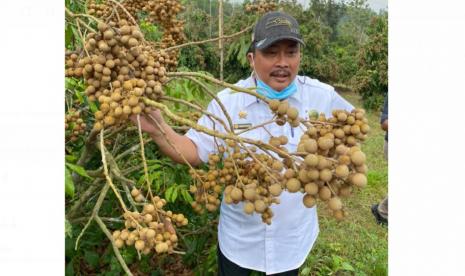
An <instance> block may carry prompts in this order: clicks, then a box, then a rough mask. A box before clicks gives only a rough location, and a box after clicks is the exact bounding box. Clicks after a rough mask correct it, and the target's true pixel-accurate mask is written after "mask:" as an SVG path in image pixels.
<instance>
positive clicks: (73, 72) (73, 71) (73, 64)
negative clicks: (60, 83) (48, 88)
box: [65, 50, 82, 78]
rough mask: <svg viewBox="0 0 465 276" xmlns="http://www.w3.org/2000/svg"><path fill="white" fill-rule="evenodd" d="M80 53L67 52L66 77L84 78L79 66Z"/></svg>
mask: <svg viewBox="0 0 465 276" xmlns="http://www.w3.org/2000/svg"><path fill="white" fill-rule="evenodd" d="M78 52H79V51H70V50H66V51H65V77H76V78H80V77H82V68H80V67H79V66H78V59H79V54H78Z"/></svg>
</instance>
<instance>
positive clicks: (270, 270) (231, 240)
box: [186, 76, 354, 274]
mask: <svg viewBox="0 0 465 276" xmlns="http://www.w3.org/2000/svg"><path fill="white" fill-rule="evenodd" d="M296 82H297V92H296V93H294V94H293V95H291V96H290V97H289V98H288V101H289V105H290V106H293V107H295V108H297V109H298V110H299V116H300V117H308V112H310V111H312V110H316V111H317V112H318V113H320V112H323V113H325V114H326V117H327V118H329V117H331V111H332V110H333V109H345V110H347V111H351V110H352V109H353V108H354V107H353V106H352V105H351V104H350V103H349V102H347V101H346V100H344V99H343V98H342V97H341V96H339V94H337V93H336V92H335V90H334V88H333V87H332V86H330V85H327V84H324V83H321V82H319V81H318V80H315V79H311V78H309V77H304V76H297V79H296ZM236 86H240V87H245V88H250V87H255V86H256V85H255V82H254V80H253V78H252V77H249V78H248V79H246V80H241V81H239V82H237V83H236ZM218 98H219V99H220V101H221V102H222V103H223V105H224V106H225V108H226V110H227V111H228V113H229V115H230V116H231V120H232V121H233V124H252V125H257V124H260V123H263V122H266V121H268V120H270V119H272V118H273V114H272V113H271V111H270V109H269V107H268V105H267V104H266V103H264V102H262V101H261V100H258V99H257V98H256V97H254V96H251V95H249V94H246V93H241V92H232V91H231V90H230V89H225V90H223V91H221V92H220V93H218ZM207 110H208V111H209V112H211V113H213V114H215V115H217V116H218V117H220V118H221V119H222V120H223V121H224V122H225V123H226V124H228V123H227V119H226V117H225V116H224V115H223V112H222V111H221V108H220V106H219V105H218V104H217V103H216V101H215V100H213V101H212V102H210V104H209V105H208V109H207ZM240 112H241V115H244V114H246V117H245V118H242V117H240V116H239V113H240ZM198 123H199V124H201V125H203V126H206V127H208V128H210V129H215V130H217V131H220V132H223V131H225V130H224V128H223V127H222V126H221V125H220V124H218V123H215V124H213V122H212V120H211V119H209V118H208V117H207V116H202V117H201V118H200V120H199V122H198ZM302 128H303V126H302ZM302 128H300V127H297V128H292V127H291V126H290V125H289V124H287V123H286V125H284V126H278V125H276V124H269V125H267V126H266V129H267V130H268V132H270V133H271V134H272V135H273V136H280V135H284V136H286V137H288V144H287V145H286V147H287V149H288V150H289V152H295V151H296V149H297V144H298V142H299V140H300V137H301V136H302V134H303V131H304V130H305V129H302ZM268 132H267V131H266V130H264V129H263V128H257V129H254V130H252V131H248V132H245V133H243V134H241V136H242V137H247V138H251V139H254V140H261V141H265V142H268V141H269V139H270V134H269V133H268ZM186 136H187V137H189V138H190V139H191V140H192V141H193V142H194V143H195V144H196V146H197V150H198V154H199V157H200V159H201V160H202V161H203V162H207V161H208V155H209V154H210V153H214V152H215V151H216V143H215V140H214V139H213V137H211V136H208V135H206V134H203V133H201V132H198V131H196V130H194V129H190V130H189V131H188V132H187V133H186ZM216 142H217V143H218V144H220V143H221V141H219V140H218V139H217V141H216ZM279 198H280V201H281V203H280V204H272V205H271V206H270V208H271V209H272V211H273V214H274V215H273V217H272V222H271V225H267V224H265V223H263V222H262V219H261V216H260V214H257V213H254V214H253V215H247V214H245V213H244V211H243V203H242V202H240V203H238V204H226V203H225V202H224V200H223V202H222V203H221V208H220V220H219V225H218V241H219V245H220V248H221V252H222V253H223V254H224V256H226V258H228V259H229V260H230V261H232V262H234V263H236V264H237V265H239V266H241V267H244V268H249V269H253V270H258V271H264V272H266V274H274V273H280V272H284V271H288V270H293V269H296V268H298V267H300V266H301V265H302V264H303V263H304V261H305V259H306V257H307V255H308V253H309V252H310V250H311V248H312V246H313V244H314V242H315V240H316V238H317V236H318V232H319V227H318V217H317V213H316V207H313V208H306V207H305V206H304V205H303V202H302V199H303V194H302V193H299V192H298V193H289V192H286V191H285V192H283V193H282V194H281V195H280V196H279Z"/></svg>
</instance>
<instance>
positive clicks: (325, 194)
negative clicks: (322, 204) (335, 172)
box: [318, 186, 331, 201]
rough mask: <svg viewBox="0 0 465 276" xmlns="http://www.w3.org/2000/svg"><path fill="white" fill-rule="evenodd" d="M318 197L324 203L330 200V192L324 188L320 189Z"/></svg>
mask: <svg viewBox="0 0 465 276" xmlns="http://www.w3.org/2000/svg"><path fill="white" fill-rule="evenodd" d="M318 197H319V198H320V199H321V200H323V201H326V200H328V199H330V198H331V190H330V189H329V188H328V187H326V186H323V187H321V188H320V189H319V190H318Z"/></svg>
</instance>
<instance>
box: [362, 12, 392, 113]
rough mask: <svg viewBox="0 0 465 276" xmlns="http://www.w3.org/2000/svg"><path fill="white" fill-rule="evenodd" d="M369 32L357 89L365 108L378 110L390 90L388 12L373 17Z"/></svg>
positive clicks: (363, 50)
mask: <svg viewBox="0 0 465 276" xmlns="http://www.w3.org/2000/svg"><path fill="white" fill-rule="evenodd" d="M367 34H368V42H367V43H366V45H365V46H364V47H363V48H362V49H361V50H360V53H359V68H360V69H359V73H358V74H357V75H356V76H355V80H356V81H355V82H356V85H355V91H356V92H357V93H360V94H361V96H362V99H363V105H364V107H365V108H367V109H375V110H378V109H379V108H380V107H381V105H382V103H383V99H384V96H385V94H386V93H387V91H388V64H387V56H388V48H387V43H388V38H387V35H388V25H387V14H384V15H382V16H379V17H373V19H372V21H371V23H370V26H369V28H368V31H367Z"/></svg>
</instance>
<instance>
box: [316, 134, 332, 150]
mask: <svg viewBox="0 0 465 276" xmlns="http://www.w3.org/2000/svg"><path fill="white" fill-rule="evenodd" d="M333 146H334V141H333V140H332V139H329V138H327V137H320V138H318V147H320V148H321V149H322V150H327V149H330V148H332V147H333Z"/></svg>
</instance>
